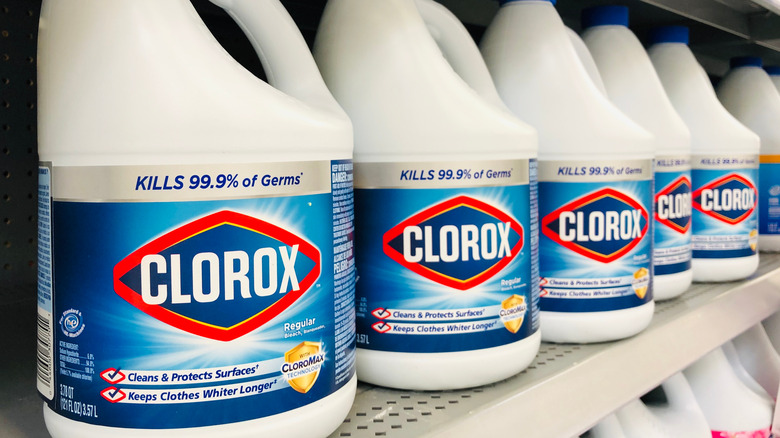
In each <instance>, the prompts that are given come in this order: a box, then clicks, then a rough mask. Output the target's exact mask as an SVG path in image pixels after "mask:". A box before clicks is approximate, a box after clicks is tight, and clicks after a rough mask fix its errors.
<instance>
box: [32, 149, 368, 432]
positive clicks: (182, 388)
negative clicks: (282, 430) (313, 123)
mask: <svg viewBox="0 0 780 438" xmlns="http://www.w3.org/2000/svg"><path fill="white" fill-rule="evenodd" d="M42 169H46V172H42V173H41V176H40V180H41V183H40V184H41V190H47V189H46V187H50V190H51V199H52V202H51V213H50V215H51V245H50V247H51V255H50V257H49V258H48V259H47V258H46V256H45V254H43V253H42V254H41V257H42V258H44V259H45V261H47V262H48V263H50V265H51V266H52V267H53V270H52V275H51V278H52V279H53V282H52V284H51V290H52V291H53V296H52V300H51V308H52V316H51V321H50V325H52V323H53V327H52V328H50V329H49V330H48V333H50V335H51V336H52V337H53V340H52V345H53V349H52V354H51V357H49V358H46V357H42V356H41V355H39V362H41V363H39V388H40V387H41V386H42V385H41V383H40V380H42V378H40V374H41V371H40V370H47V369H50V370H51V371H52V381H51V385H50V386H51V388H52V392H53V396H52V397H49V396H48V394H47V393H46V391H45V389H46V385H43V386H44V388H43V389H42V390H41V393H42V394H43V395H44V396H45V397H46V398H47V400H48V401H47V403H48V405H49V407H50V408H51V409H53V410H54V411H55V412H57V413H59V414H61V415H63V416H65V417H67V418H70V419H73V420H77V421H82V422H86V423H91V424H95V425H105V426H112V427H123V428H139V429H146V428H148V429H170V428H187V427H201V426H210V425H217V424H225V423H230V422H239V421H246V420H252V419H257V418H263V417H268V416H272V415H275V414H279V413H282V412H287V411H290V410H292V409H296V408H299V407H302V406H305V405H307V404H310V403H312V402H314V401H317V400H320V399H322V398H324V397H327V396H328V395H330V394H332V393H334V392H335V391H337V390H338V389H340V388H341V387H343V386H344V385H345V384H346V383H347V382H348V381H349V380H350V379H351V378H352V377H353V375H354V353H355V332H354V255H353V251H354V248H353V240H352V235H353V231H354V230H353V227H352V221H353V215H354V213H353V208H352V205H353V193H352V163H351V161H350V160H343V161H332V162H329V161H313V162H298V163H260V164H236V165H217V166H200V165H196V166H117V167H110V168H106V167H64V166H60V167H57V166H53V167H52V166H50V165H46V166H42ZM108 175H110V177H109V178H110V180H108V181H106V180H104V177H108ZM49 183H50V184H49ZM106 186H108V187H106ZM47 278H48V277H42V280H41V282H42V285H41V286H40V287H39V294H40V295H41V298H40V299H41V302H42V303H45V302H46V295H45V294H46V291H47V290H48V289H47V285H46V283H45V282H44V281H43V280H46V279H47ZM41 307H42V308H44V306H41ZM41 313H42V310H40V309H39V314H41ZM39 319H40V317H39ZM44 332H46V327H45V324H43V325H42V324H41V323H40V322H39V349H40V343H41V341H40V338H41V335H40V333H44ZM47 361H48V362H49V363H45V362H47Z"/></svg>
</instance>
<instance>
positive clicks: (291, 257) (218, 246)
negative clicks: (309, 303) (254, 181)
mask: <svg viewBox="0 0 780 438" xmlns="http://www.w3.org/2000/svg"><path fill="white" fill-rule="evenodd" d="M320 270H321V260H320V251H319V250H318V249H317V248H316V247H314V245H312V244H311V243H309V242H308V241H306V240H304V239H303V238H301V237H300V236H296V235H295V234H293V233H291V232H289V231H287V230H284V229H282V228H280V227H278V226H276V225H273V224H270V223H268V222H265V221H262V220H260V219H257V218H254V217H251V216H247V215H244V214H240V213H236V212H233V211H220V212H217V213H213V214H211V215H208V216H205V217H202V218H200V219H197V220H195V221H193V222H190V223H187V224H185V225H182V226H181V227H179V228H177V229H175V230H173V231H170V232H168V233H167V234H164V235H162V236H160V237H158V238H157V239H155V240H153V241H151V242H149V243H147V244H146V245H144V246H142V247H141V248H138V249H137V250H136V251H134V252H133V253H132V254H130V255H128V256H127V257H125V258H124V259H122V261H120V262H119V263H117V264H116V266H114V290H115V291H116V293H117V294H118V295H119V296H121V297H122V298H124V299H125V300H127V302H129V303H130V304H132V305H133V306H135V307H137V308H138V309H140V310H141V311H143V312H144V313H146V314H148V315H149V316H152V317H153V318H156V319H158V320H160V321H162V322H164V323H166V324H168V325H171V326H173V327H177V328H179V329H181V330H184V331H186V332H189V333H192V334H194V335H198V336H202V337H206V338H210V339H215V340H219V341H231V340H233V339H236V338H238V337H240V336H243V335H245V334H247V333H249V332H251V331H252V330H255V329H257V328H258V327H260V326H262V325H263V324H265V323H267V322H268V321H270V320H272V319H273V318H274V317H276V316H277V315H279V313H281V312H282V311H283V310H285V309H287V308H288V307H290V305H292V304H293V303H294V302H296V301H297V300H298V299H299V298H300V297H301V296H302V295H303V294H304V293H305V292H306V291H307V290H309V289H310V288H311V287H312V285H314V283H315V282H316V281H317V279H318V278H319V276H320Z"/></svg>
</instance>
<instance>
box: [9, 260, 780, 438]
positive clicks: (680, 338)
mask: <svg viewBox="0 0 780 438" xmlns="http://www.w3.org/2000/svg"><path fill="white" fill-rule="evenodd" d="M23 292H24V293H26V294H29V293H31V291H29V290H27V291H22V290H19V291H18V293H23ZM34 306H35V303H32V302H17V303H14V304H11V305H3V306H0V313H2V315H3V318H0V332H1V333H5V336H4V337H5V338H6V339H7V340H8V342H6V343H4V346H3V347H4V348H3V350H4V351H3V354H2V355H0V376H3V378H2V379H0V394H3V397H0V432H2V433H0V435H2V436H3V437H4V438H42V437H47V436H48V435H47V434H46V430H45V428H44V425H43V416H42V415H43V414H42V412H41V400H40V399H39V397H38V395H37V394H36V393H35V331H34V326H35V320H34V315H35V307H34ZM779 309H780V254H762V255H761V264H760V266H759V269H758V272H757V273H756V274H755V275H753V276H752V277H751V278H750V279H748V280H745V281H741V282H733V283H720V284H697V285H694V286H693V287H692V288H691V289H690V290H689V291H688V292H686V293H685V294H684V295H683V296H682V297H680V298H678V299H675V300H671V301H668V302H664V303H661V304H659V305H657V307H656V312H655V318H654V319H653V323H652V324H651V326H650V327H649V328H648V329H647V330H646V331H644V332H643V333H641V334H639V335H637V336H635V337H633V338H630V339H626V340H623V341H618V342H612V343H603V344H592V345H570V344H558V345H555V344H542V348H541V350H540V352H539V355H538V356H537V358H536V360H535V362H534V363H533V364H532V365H531V366H530V367H529V368H528V369H527V370H525V371H523V372H522V373H520V374H518V375H517V376H515V377H512V378H510V379H507V380H504V381H502V382H498V383H496V384H493V385H488V386H483V387H479V388H472V389H467V390H461V391H439V392H436V391H431V392H411V391H397V390H391V389H386V388H380V387H374V386H371V385H365V384H360V385H359V386H358V394H357V397H356V399H355V403H354V405H353V407H352V409H351V411H350V413H349V416H348V417H347V419H346V420H345V421H344V423H343V424H342V425H341V427H339V429H338V430H337V431H336V432H334V433H333V434H332V435H331V437H332V438H335V437H338V438H342V437H365V438H368V437H377V436H385V437H426V438H433V437H442V438H443V437H447V438H455V437H475V436H498V435H501V434H503V431H504V430H505V429H506V428H507V427H510V426H511V425H513V424H514V425H516V424H522V425H523V430H524V433H523V437H524V438H535V437H540V438H542V437H543V438H550V437H555V438H568V437H571V436H575V435H577V434H580V433H582V432H584V431H585V430H587V429H588V428H590V427H591V426H593V425H594V424H595V423H597V422H598V421H599V420H600V419H601V418H602V417H603V416H604V415H606V414H608V413H610V412H612V411H614V410H615V409H617V408H619V407H620V406H622V405H623V404H625V403H627V402H628V401H630V400H632V399H634V398H637V397H639V396H641V395H643V394H645V393H646V392H648V391H649V390H650V389H652V388H654V387H655V386H657V385H658V384H659V383H661V382H662V381H664V380H665V379H666V378H667V377H669V376H670V375H672V374H674V373H675V372H677V371H679V370H680V369H682V368H685V367H686V366H687V365H689V364H690V363H692V362H694V361H695V360H696V359H698V358H699V357H701V356H703V355H704V354H706V353H707V352H708V351H710V350H712V349H714V348H716V347H718V346H719V345H721V344H723V343H724V342H726V341H728V340H730V339H732V338H734V337H735V336H737V335H738V334H740V333H742V332H743V331H745V330H746V329H748V328H750V327H751V326H753V325H754V324H757V323H758V322H760V321H761V320H763V319H764V318H766V317H768V316H769V315H771V314H772V313H774V312H776V311H778V310H779ZM485 366H490V364H485ZM512 427H514V426H512Z"/></svg>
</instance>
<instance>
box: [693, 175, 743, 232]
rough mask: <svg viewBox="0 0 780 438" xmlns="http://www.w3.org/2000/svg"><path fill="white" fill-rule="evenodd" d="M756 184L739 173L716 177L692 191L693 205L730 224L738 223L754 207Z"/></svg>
mask: <svg viewBox="0 0 780 438" xmlns="http://www.w3.org/2000/svg"><path fill="white" fill-rule="evenodd" d="M756 195H757V192H756V186H754V185H753V183H752V182H750V180H748V179H746V178H744V177H743V176H741V175H737V174H731V175H726V176H724V177H723V178H719V179H716V180H715V181H711V182H710V183H708V184H706V185H704V186H703V187H701V188H699V189H698V190H696V191H695V192H693V195H692V196H693V207H694V208H695V209H697V210H699V211H700V212H702V213H704V214H706V215H708V216H710V217H713V218H715V219H717V220H719V221H722V222H725V223H727V224H730V225H735V224H738V223H740V222H742V221H744V220H745V219H747V218H748V216H750V213H752V212H753V210H755V208H756Z"/></svg>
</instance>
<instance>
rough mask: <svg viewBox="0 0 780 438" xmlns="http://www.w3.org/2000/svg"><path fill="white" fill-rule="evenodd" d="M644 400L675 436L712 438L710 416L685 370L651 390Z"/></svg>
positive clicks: (654, 414) (648, 407)
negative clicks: (709, 423) (704, 409)
mask: <svg viewBox="0 0 780 438" xmlns="http://www.w3.org/2000/svg"><path fill="white" fill-rule="evenodd" d="M642 402H643V403H644V404H645V405H646V406H647V409H648V410H649V411H650V412H651V413H652V414H653V416H654V417H655V418H656V419H658V421H659V422H661V423H662V424H663V425H664V426H665V427H666V429H668V430H669V431H670V432H671V434H672V435H671V436H672V437H686V438H711V435H710V428H709V425H708V424H707V418H706V417H705V416H704V413H703V412H702V410H701V408H700V407H699V404H698V403H697V402H696V397H695V396H694V395H693V391H692V390H691V386H690V385H689V384H688V381H687V380H686V379H685V376H684V375H683V374H682V372H679V373H676V374H674V375H672V377H669V378H668V379H667V380H666V381H664V382H663V383H662V384H661V386H659V387H658V388H656V389H654V390H653V391H650V393H648V394H646V395H645V396H644V397H642Z"/></svg>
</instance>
